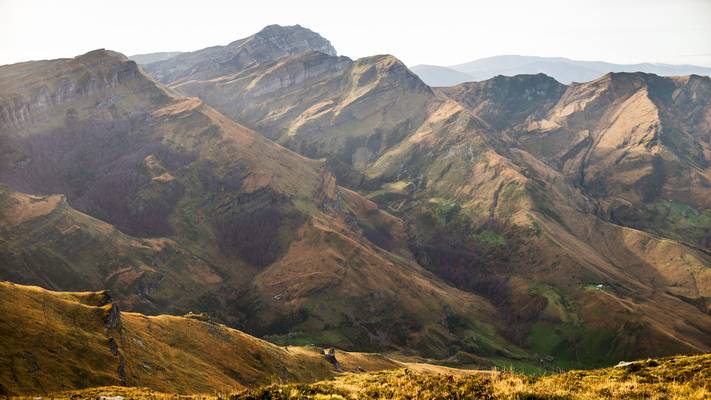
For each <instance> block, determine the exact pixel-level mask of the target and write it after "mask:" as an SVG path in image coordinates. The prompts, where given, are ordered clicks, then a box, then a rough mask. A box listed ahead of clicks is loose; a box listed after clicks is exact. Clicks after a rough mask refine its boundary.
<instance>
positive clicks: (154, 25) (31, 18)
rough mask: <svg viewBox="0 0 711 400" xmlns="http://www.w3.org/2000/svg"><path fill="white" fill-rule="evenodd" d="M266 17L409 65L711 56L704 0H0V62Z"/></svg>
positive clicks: (201, 41) (234, 34)
mask: <svg viewBox="0 0 711 400" xmlns="http://www.w3.org/2000/svg"><path fill="white" fill-rule="evenodd" d="M275 23H276V24H282V25H292V24H297V23H298V24H301V25H302V26H305V27H308V28H310V29H312V30H314V31H316V32H319V33H320V34H322V35H323V36H324V37H326V38H327V39H329V40H330V41H331V43H333V45H334V46H335V47H336V50H338V53H339V54H342V55H346V56H349V57H352V58H357V57H361V56H366V55H373V54H381V53H390V54H394V55H395V56H397V57H398V58H400V59H401V60H402V61H403V62H405V63H406V64H408V65H414V64H439V65H452V64H457V63H461V62H466V61H471V60H474V59H476V58H481V57H487V56H493V55H501V54H523V55H539V56H563V57H569V58H577V59H585V60H593V59H597V60H604V61H611V62H620V63H631V62H642V61H649V62H666V63H689V64H698V65H706V66H711V0H595V1H593V0H567V1H566V0H528V1H524V0H521V1H514V0H487V1H475V0H469V1H454V0H436V1H431V0H430V1H427V2H420V3H419V4H416V1H415V0H410V1H387V0H377V1H371V0H356V1H337V0H330V1H326V0H324V1H320V0H318V1H307V0H292V1H275V0H250V1H236V0H235V1H226V0H225V1H217V0H214V1H213V0H197V1H196V0H193V1H183V0H115V1H105V0H63V1H59V0H55V1H50V0H47V1H40V0H0V64H7V63H12V62H18V61H25V60H32V59H45V58H58V57H72V56H75V55H78V54H81V53H84V52H87V51H89V50H92V49H96V48H102V47H103V48H107V49H112V50H116V51H120V52H122V53H124V54H126V55H131V54H136V53H147V52H156V51H171V50H183V51H185V50H196V49H200V48H203V47H207V46H211V45H217V44H227V43H229V42H231V41H233V40H235V39H239V38H242V37H245V36H248V35H250V34H252V33H254V32H256V31H258V30H259V29H261V28H262V27H263V26H265V25H268V24H275Z"/></svg>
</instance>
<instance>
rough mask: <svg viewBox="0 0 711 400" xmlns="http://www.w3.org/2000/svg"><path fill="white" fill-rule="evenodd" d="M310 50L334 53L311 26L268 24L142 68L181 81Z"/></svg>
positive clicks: (162, 78)
mask: <svg viewBox="0 0 711 400" xmlns="http://www.w3.org/2000/svg"><path fill="white" fill-rule="evenodd" d="M309 51H317V52H320V53H324V54H327V55H331V56H335V55H336V49H334V48H333V46H332V45H331V43H330V42H329V41H328V40H326V39H325V38H324V37H322V36H321V35H319V34H318V33H316V32H314V31H312V30H310V29H306V28H304V27H302V26H300V25H292V26H281V25H268V26H266V27H264V28H263V29H262V30H260V31H259V32H257V33H255V34H253V35H251V36H248V37H246V38H243V39H239V40H235V41H234V42H232V43H230V44H228V45H226V46H213V47H208V48H205V49H202V50H197V51H193V52H188V53H181V54H179V55H177V56H175V57H171V58H168V59H166V60H163V61H157V62H154V63H150V64H146V65H144V69H145V70H146V71H148V72H149V73H150V74H151V75H153V76H154V77H155V78H157V79H158V80H159V81H161V82H163V83H167V84H180V83H183V82H186V81H190V80H209V79H213V78H216V77H218V76H224V75H229V74H232V73H235V72H238V71H240V70H244V69H245V68H249V67H251V66H254V65H256V64H259V63H264V62H271V61H276V60H278V59H280V58H282V57H287V56H291V55H294V54H299V53H304V52H309Z"/></svg>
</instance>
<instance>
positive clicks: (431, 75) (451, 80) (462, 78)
mask: <svg viewBox="0 0 711 400" xmlns="http://www.w3.org/2000/svg"><path fill="white" fill-rule="evenodd" d="M410 70H412V72H414V73H415V74H417V76H419V77H420V79H422V80H423V81H424V82H425V83H426V84H428V85H430V86H433V87H442V86H454V85H457V84H459V83H462V82H470V81H472V80H473V79H472V76H471V75H469V74H467V73H466V72H460V71H457V70H455V69H452V68H447V67H440V66H437V65H416V66H414V67H412V68H410Z"/></svg>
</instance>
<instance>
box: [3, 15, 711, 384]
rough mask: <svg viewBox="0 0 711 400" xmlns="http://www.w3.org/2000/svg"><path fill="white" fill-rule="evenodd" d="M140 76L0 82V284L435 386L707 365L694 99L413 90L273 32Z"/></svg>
mask: <svg viewBox="0 0 711 400" xmlns="http://www.w3.org/2000/svg"><path fill="white" fill-rule="evenodd" d="M159 58H160V57H159ZM154 59H155V58H151V57H149V58H145V57H144V58H143V60H145V62H147V63H146V64H141V65H138V64H136V62H135V61H132V60H130V59H128V58H126V57H125V56H123V55H121V54H119V53H116V52H113V51H109V50H96V51H92V52H90V53H87V54H84V55H80V56H77V57H74V58H65V59H57V60H49V61H34V62H26V63H18V64H12V65H6V66H0V183H2V186H0V238H1V239H2V240H1V241H0V260H1V261H2V262H0V279H4V280H8V281H12V282H15V283H18V284H23V285H38V286H42V287H44V288H46V289H50V290H53V291H62V292H65V291H81V292H83V291H92V292H98V291H103V290H110V291H111V298H112V301H111V304H113V305H115V306H116V307H117V308H120V309H121V310H128V311H132V312H141V313H144V314H149V315H157V314H175V315H183V314H187V313H189V312H194V313H206V314H207V315H209V318H210V319H212V320H213V321H215V322H216V323H222V324H225V325H226V326H229V327H230V328H237V329H240V330H242V331H244V332H245V333H244V335H246V334H249V335H255V336H258V337H261V338H263V339H268V340H269V341H272V342H274V343H277V344H282V345H292V346H293V345H311V344H313V345H319V346H336V347H338V348H340V349H344V350H348V351H372V352H387V353H388V354H390V355H391V356H393V357H396V356H397V357H421V358H422V359H426V360H438V362H444V363H448V364H453V365H469V366H478V367H491V366H493V365H506V363H510V362H516V363H518V364H519V365H525V366H526V367H527V368H535V369H538V370H553V369H559V368H566V369H567V368H576V367H593V366H601V365H608V364H610V363H613V362H617V361H620V360H624V359H628V358H632V357H635V358H640V357H648V356H662V355H670V354H682V353H684V354H692V353H703V352H709V351H711V341H710V340H709V338H711V269H710V267H709V266H711V247H710V246H711V203H709V199H710V198H711V183H709V182H711V164H710V163H709V159H711V78H709V77H702V76H698V75H689V76H677V77H662V76H658V75H655V74H650V73H642V72H633V73H628V72H619V73H618V72H615V73H607V74H604V75H602V76H600V77H597V78H596V79H594V80H592V81H589V82H585V83H573V84H569V85H565V84H562V83H560V82H559V81H558V80H556V79H554V78H553V77H550V76H547V75H544V74H524V75H516V76H512V77H507V76H496V77H493V78H491V79H487V80H484V81H481V82H469V83H462V84H458V85H454V86H449V87H432V86H430V85H428V84H427V83H425V82H423V80H422V79H421V78H420V77H418V75H417V74H416V73H415V72H413V71H411V70H410V69H408V68H407V67H406V66H405V65H404V64H403V63H402V62H400V61H399V60H398V59H397V58H396V57H394V56H392V55H376V56H370V57H365V58H361V59H357V60H352V59H350V58H348V57H344V56H339V55H337V53H336V50H335V49H334V47H333V46H332V45H331V43H330V42H329V41H328V40H326V39H325V38H323V37H321V36H320V35H319V34H317V33H315V32H313V31H310V30H308V29H306V28H303V27H300V26H298V25H297V26H288V27H282V26H278V25H272V26H268V27H266V28H264V29H263V30H262V31H260V32H258V33H256V34H254V35H252V36H250V37H247V38H244V39H240V40H237V41H234V42H232V43H230V44H228V45H225V46H214V47H209V48H206V49H202V50H198V51H195V52H185V53H180V54H177V55H173V56H172V57H169V58H163V59H158V60H157V61H154V62H150V61H153V60H154ZM138 60H139V61H141V59H140V58H139V59H138ZM3 285H5V286H7V285H9V284H3ZM5 286H3V287H5ZM22 290H25V289H22ZM27 290H30V291H31V292H32V293H37V291H38V290H39V289H27ZM23 293H24V292H23ZM42 293H43V292H42ZM23 296H25V295H23ZM42 296H43V297H44V298H46V297H47V296H50V295H42ZM51 296H54V295H51ZM62 296H64V297H65V298H66V296H70V297H71V298H72V299H74V298H75V297H76V296H79V295H68V294H65V295H60V297H62ZM72 296H74V297H72ZM97 296H98V295H91V296H90V297H92V298H94V297H97ZM71 301H74V300H71ZM81 301H82V300H81V299H80V300H79V302H80V303H81ZM92 301H93V300H92ZM28 302H29V300H28ZM31 304H35V305H36V304H38V303H37V301H36V300H32V302H31ZM105 305H106V304H99V303H97V304H94V303H92V304H90V306H91V307H95V308H96V309H95V310H94V311H93V312H95V313H105V312H108V311H110V310H108V309H107V308H106V307H105ZM33 307H35V306H28V311H26V312H27V313H30V312H31V311H30V310H32V309H33ZM97 307H98V308H97ZM102 307H103V308H102ZM79 308H80V309H82V310H84V308H81V307H79ZM123 314H129V313H125V312H124V313H123ZM130 315H134V314H130ZM201 315H202V314H201ZM130 318H134V317H133V316H132V317H130ZM142 318H148V320H151V318H154V317H150V318H149V317H139V316H137V315H136V316H135V319H136V321H143V320H144V319H142ZM155 318H167V317H155ZM176 318H177V317H176ZM28 321H29V319H28ZM73 321H76V319H74V320H73ZM156 321H158V320H156ZM161 321H162V319H161ZM180 321H183V320H182V319H181V320H180ZM65 322H66V321H65ZM23 323H25V322H22V321H14V322H13V321H10V320H7V319H2V320H0V330H2V329H5V330H8V331H12V330H13V329H15V330H16V329H17V326H21V325H22V324H23ZM27 323H29V322H27ZM72 323H76V322H72ZM136 323H138V322H136ZM175 323H176V324H177V325H176V327H174V328H170V329H173V330H180V329H183V328H178V327H177V326H179V325H180V324H183V323H185V324H188V323H191V324H192V323H193V322H189V321H188V322H179V321H178V322H175ZM18 324H19V325H18ZM156 324H157V322H156ZM10 327H12V328H10ZM58 329H59V328H58ZM62 329H65V328H62ZM166 329H167V328H166ZM191 329H192V328H191ZM205 329H208V330H209V329H211V328H205ZM220 329H229V328H220ZM100 330H101V329H99V330H98V331H96V332H99V331H100ZM127 332H129V334H128V336H126V335H124V339H123V340H130V337H131V334H130V330H129V331H127ZM229 332H233V331H229ZM234 332H237V331H234ZM228 334H229V335H233V334H234V335H237V333H228ZM240 334H243V333H241V332H240ZM91 335H98V333H91ZM136 335H138V337H139V339H140V335H141V334H138V333H137V334H136ZM13 340H14V339H13ZM17 340H19V339H17ZM62 340H64V339H62ZM102 340H108V339H106V338H104V339H102ZM115 340H116V339H115ZM141 340H142V339H141ZM161 340H162V339H161ZM254 340H256V339H254ZM8 343H9V342H8ZM129 343H130V342H129ZM168 343H169V344H170V343H173V342H168ZM8 346H9V345H8ZM207 346H210V344H209V343H208V344H207ZM265 346H266V344H265ZM24 348H25V349H27V350H24V351H23V352H19V351H18V352H14V353H12V354H10V355H5V356H4V358H3V359H4V360H5V361H3V364H7V365H10V364H12V365H15V364H13V363H25V364H23V365H29V367H27V368H34V367H32V365H33V364H32V362H30V361H26V360H27V359H31V358H32V357H35V358H38V357H39V356H38V355H36V354H35V350H32V348H31V346H25V347H24ZM134 348H135V347H134ZM270 348H271V347H270ZM109 350H111V349H110V348H109ZM97 351H99V350H97ZM101 351H103V352H104V353H106V349H103V350H101ZM122 351H123V350H122ZM126 351H128V350H126ZM26 353H30V355H31V356H28V355H27V354H26ZM138 354H142V353H140V352H139V353H138ZM23 357H24V358H23ZM28 357H29V358H28ZM116 357H117V356H116ZM139 358H140V357H139ZM277 358H278V357H277ZM8 360H9V361H8ZM23 360H25V361H23ZM112 362H117V361H116V360H114V361H112ZM226 362H227V361H226ZM229 362H231V361H229ZM235 362H237V361H235ZM275 362H276V361H275ZM314 362H315V361H314ZM28 363H29V364H28ZM172 363H173V362H172V361H170V362H169V361H166V362H164V363H163V364H161V365H162V366H163V368H168V367H166V365H171V364H172ZM111 365H114V364H111ZM148 365H149V368H152V367H151V365H152V364H151V363H150V362H148ZM270 365H271V364H270ZM23 368H25V367H23ZM42 368H44V367H42ZM48 368H49V367H48ZM52 368H56V366H55V367H52ZM101 368H104V367H101ZM101 368H99V367H97V370H103V369H101ZM106 368H109V367H106ZM111 368H113V367H111ZM133 368H134V371H135V370H140V368H139V367H137V366H134V367H133ZM265 368H267V367H265ZM275 368H277V367H274V368H272V366H270V367H268V368H267V369H268V370H275ZM319 368H320V367H319ZM277 369H278V368H277ZM221 373H225V372H221ZM239 374H240V375H239V376H240V377H241V376H242V375H241V372H240V373H239ZM294 374H295V372H294ZM235 376H237V375H235ZM326 376H327V374H325V375H323V377H326ZM291 377H293V378H294V379H296V380H298V379H299V376H296V375H291ZM323 377H321V376H319V377H316V376H313V379H317V378H318V379H322V378H323ZM3 379H5V380H4V381H3V383H2V385H4V386H6V387H8V385H11V383H8V382H11V381H12V379H13V378H12V377H9V378H8V377H5V378H3ZM97 379H98V378H97ZM111 379H115V377H114V378H111ZM111 379H108V378H107V379H106V380H105V382H104V381H102V382H98V381H97V382H96V384H97V385H99V384H101V385H105V384H111V383H112V382H113V381H112V380H111ZM254 379H257V378H254ZM259 379H262V378H259ZM209 380H210V378H209V377H206V378H205V382H207V381H209ZM233 380H234V381H235V382H237V383H239V384H242V385H244V384H243V383H242V382H243V380H242V378H239V379H238V378H234V379H233ZM260 382H262V381H260ZM36 385H39V383H36ZM205 385H207V383H205ZM69 386H71V385H69V384H63V385H62V384H57V385H55V386H52V389H53V390H55V389H57V388H60V389H61V388H68V387H69ZM154 386H155V385H154ZM244 386H248V385H244ZM38 387H39V386H38ZM201 387H203V386H201ZM40 389H49V388H44V387H40ZM157 389H161V387H157Z"/></svg>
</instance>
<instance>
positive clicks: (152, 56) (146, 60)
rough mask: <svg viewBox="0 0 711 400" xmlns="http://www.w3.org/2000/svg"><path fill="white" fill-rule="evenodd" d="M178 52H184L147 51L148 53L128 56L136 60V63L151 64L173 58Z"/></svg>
mask: <svg viewBox="0 0 711 400" xmlns="http://www.w3.org/2000/svg"><path fill="white" fill-rule="evenodd" d="M178 54H182V52H181V51H164V52H159V53H147V54H136V55H132V56H128V59H129V60H131V61H135V62H136V64H150V63H154V62H158V61H164V60H167V59H169V58H173V57H175V56H177V55H178Z"/></svg>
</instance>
